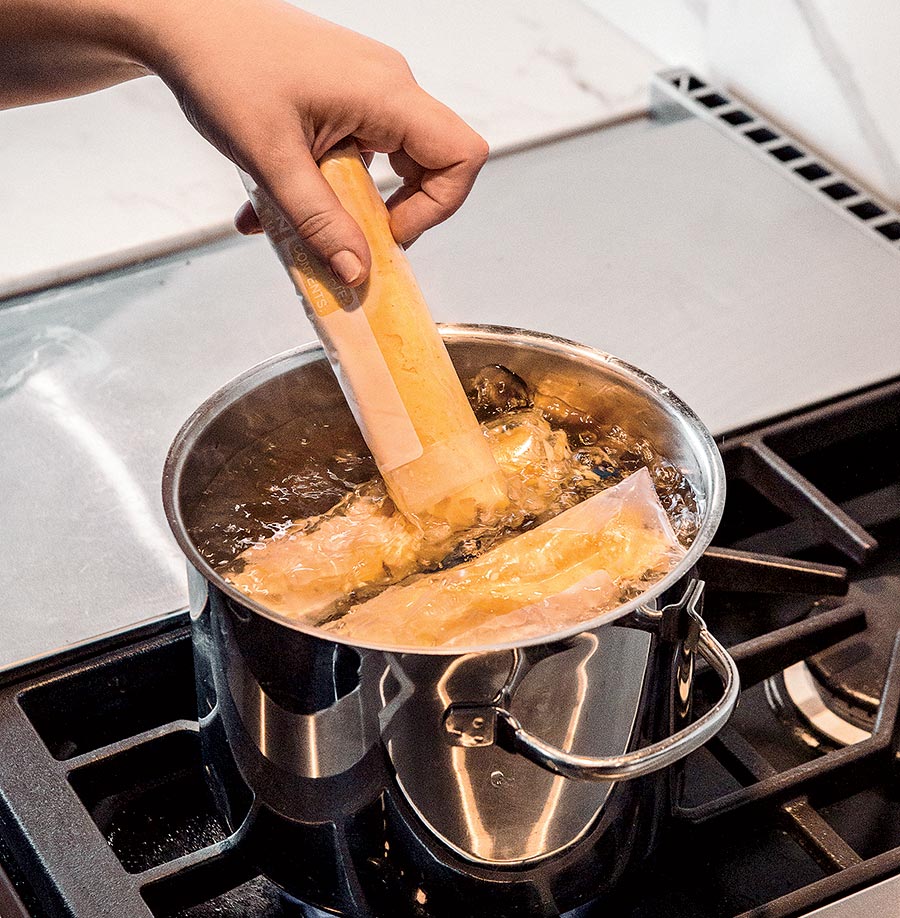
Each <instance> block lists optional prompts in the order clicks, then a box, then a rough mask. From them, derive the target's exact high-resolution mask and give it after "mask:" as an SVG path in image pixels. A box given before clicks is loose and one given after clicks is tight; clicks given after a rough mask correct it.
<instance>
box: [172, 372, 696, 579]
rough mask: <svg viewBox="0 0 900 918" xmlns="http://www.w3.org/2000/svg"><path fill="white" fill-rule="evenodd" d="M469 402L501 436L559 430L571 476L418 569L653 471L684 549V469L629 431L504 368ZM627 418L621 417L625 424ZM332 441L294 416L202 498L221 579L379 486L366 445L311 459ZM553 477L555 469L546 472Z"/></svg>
mask: <svg viewBox="0 0 900 918" xmlns="http://www.w3.org/2000/svg"><path fill="white" fill-rule="evenodd" d="M469 398H470V401H471V403H472V406H473V409H474V410H475V413H476V416H477V417H478V419H479V421H481V422H482V424H484V425H485V426H486V427H488V428H491V429H497V428H501V427H504V426H506V425H516V424H521V423H523V419H525V420H527V418H528V416H529V415H530V416H534V413H535V412H539V414H540V416H542V417H543V418H544V419H546V420H547V421H548V422H549V423H550V425H551V427H552V428H553V429H554V430H561V431H563V432H564V433H565V437H566V440H567V442H568V446H569V448H570V450H571V453H572V461H571V463H570V464H569V469H570V472H571V474H570V475H569V476H568V477H567V478H566V480H565V481H564V482H563V484H562V487H561V489H560V490H559V493H558V495H556V496H555V498H554V500H553V501H552V502H551V504H550V506H549V507H547V508H545V509H544V510H543V512H537V513H534V514H529V513H527V512H522V511H521V509H518V510H516V512H514V513H513V514H512V516H511V517H509V518H507V519H506V520H505V521H503V522H501V523H500V524H499V525H498V526H496V527H494V528H493V529H492V530H490V531H485V530H480V531H479V532H477V533H473V534H469V537H467V538H466V539H464V540H463V541H462V542H461V543H459V544H455V545H454V546H453V547H452V550H451V551H449V552H448V553H447V554H445V555H444V556H442V557H441V558H440V559H435V558H434V557H429V558H428V559H427V560H426V561H424V562H423V563H422V565H421V569H422V570H434V569H438V568H441V567H446V566H450V565H452V564H456V563H458V562H460V561H463V560H466V559H469V558H472V557H474V556H476V555H479V554H482V553H483V552H485V551H486V550H488V549H489V548H491V547H493V546H494V545H496V544H497V543H498V542H499V541H502V540H504V539H506V538H508V537H509V536H511V535H514V534H515V532H518V531H521V530H522V529H528V528H531V527H532V526H535V525H538V524H540V523H542V522H544V521H545V520H546V519H548V518H550V517H552V516H555V515H556V514H557V513H559V512H560V511H562V510H564V509H567V508H568V507H571V506H574V505H575V504H577V503H579V502H580V501H583V500H584V499H586V498H587V497H590V496H591V495H593V494H596V493H598V492H599V491H602V490H604V489H606V488H608V487H610V486H612V485H615V484H618V483H619V482H620V481H622V480H623V479H624V478H626V477H627V476H628V475H630V474H631V473H632V472H634V471H636V470H638V469H639V468H647V469H648V471H649V472H650V475H651V477H652V480H653V483H654V486H655V488H656V491H657V494H658V497H659V500H660V503H661V504H662V506H663V508H664V509H665V511H666V513H667V515H668V517H669V519H670V521H671V523H672V526H673V528H674V530H675V533H676V535H677V537H678V540H679V542H680V543H681V545H682V546H684V547H687V546H688V545H689V544H690V543H691V542H692V541H693V539H694V537H695V535H696V533H697V528H698V525H699V512H698V506H697V500H696V496H695V494H694V491H693V489H692V488H691V484H690V482H689V481H688V480H687V479H686V477H685V476H684V475H683V473H682V472H681V470H680V469H679V468H678V467H677V466H676V465H675V464H673V463H672V462H671V461H669V460H668V459H667V458H666V457H665V456H662V455H659V454H658V453H657V452H656V451H655V450H654V448H653V445H652V444H650V443H648V442H647V441H646V440H643V439H638V438H635V437H633V436H630V435H629V434H628V433H627V432H626V430H625V428H624V426H620V425H618V424H604V423H601V422H600V421H598V420H597V419H596V418H593V417H591V416H589V415H587V414H585V413H584V412H581V411H579V410H577V409H575V408H573V407H572V406H570V405H567V404H565V403H564V402H562V401H560V400H559V399H555V398H553V397H551V396H547V395H545V394H542V393H532V392H530V391H529V390H528V388H527V386H526V385H525V384H524V383H523V382H522V380H521V379H519V377H517V376H516V375H515V374H514V373H512V372H510V371H509V370H506V369H504V368H502V367H487V368H485V369H484V370H482V371H481V373H479V374H478V375H477V376H476V377H475V379H474V380H473V382H472V385H471V387H470V392H469ZM625 422H626V419H622V423H623V424H624V423H625ZM328 440H329V425H328V422H327V421H319V422H315V421H312V422H311V421H310V419H308V418H304V419H302V421H301V419H297V420H296V421H292V422H290V423H288V424H285V425H284V426H282V427H280V428H278V429H277V430H275V431H273V432H271V433H270V434H269V435H268V436H266V437H265V438H263V439H260V440H257V441H256V442H255V443H253V445H252V446H250V447H249V448H247V449H244V450H243V451H241V452H240V453H238V454H237V455H236V456H234V457H233V458H232V459H231V460H230V461H229V462H228V464H227V465H226V466H225V467H224V468H223V469H222V471H221V472H220V473H219V475H218V476H217V477H216V478H215V479H214V481H213V482H212V483H211V484H210V486H209V487H208V488H207V489H206V491H205V492H204V494H203V496H202V499H201V502H200V506H199V507H196V508H193V509H194V514H193V518H194V521H195V523H194V525H192V526H191V527H190V532H191V536H192V538H193V539H194V542H195V544H196V545H197V547H198V548H199V550H200V551H201V553H202V554H203V555H204V556H205V557H206V558H207V560H208V561H209V562H210V563H211V565H212V566H213V567H215V568H216V569H218V570H220V571H221V572H222V573H228V571H230V570H234V569H237V570H240V567H241V564H242V562H241V560H237V561H236V559H237V558H238V556H239V555H241V553H242V552H244V551H245V550H246V549H248V548H251V547H253V546H256V545H260V544H261V543H262V542H263V541H264V540H266V539H269V538H271V537H272V536H276V535H278V534H279V533H284V532H285V531H286V530H288V529H289V528H291V527H292V526H294V525H295V524H296V522H297V521H298V520H303V519H307V518H309V517H311V516H315V515H317V514H321V513H323V512H325V511H326V510H328V509H330V508H331V507H333V506H334V505H335V504H337V503H338V502H339V501H340V500H342V499H344V498H347V497H348V495H350V494H352V493H353V492H354V491H357V492H360V491H364V490H365V488H366V483H367V482H370V481H372V480H377V478H378V476H377V470H376V468H375V465H374V463H373V461H372V459H371V456H369V455H368V454H367V453H366V452H365V450H364V448H363V447H362V446H360V448H358V449H353V448H343V449H342V450H340V451H339V452H337V453H334V454H333V455H331V456H330V457H328V458H327V460H325V461H322V460H321V459H314V458H312V457H311V450H310V444H311V443H312V442H313V441H315V442H318V443H319V444H321V443H327V442H328ZM547 471H548V474H549V472H550V469H549V465H548V468H547Z"/></svg>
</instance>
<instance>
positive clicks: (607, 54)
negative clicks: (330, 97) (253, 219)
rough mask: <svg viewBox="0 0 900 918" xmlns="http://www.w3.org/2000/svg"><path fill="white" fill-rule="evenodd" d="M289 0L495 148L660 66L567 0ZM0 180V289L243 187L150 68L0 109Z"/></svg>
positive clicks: (212, 233) (177, 241) (75, 273)
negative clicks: (365, 43)
mask: <svg viewBox="0 0 900 918" xmlns="http://www.w3.org/2000/svg"><path fill="white" fill-rule="evenodd" d="M300 5H302V6H303V7H304V9H307V10H309V11H310V12H314V13H317V14H319V15H322V16H324V17H327V18H329V19H332V20H334V21H336V22H339V23H341V24H342V25H346V26H348V27H350V28H353V29H355V30H357V31H359V32H362V33H364V34H366V35H370V36H372V37H374V38H377V39H379V40H381V41H383V42H385V43H386V44H389V45H392V46H394V47H396V48H397V49H399V50H400V51H401V52H402V53H403V54H405V55H406V57H407V59H408V60H409V62H410V65H411V66H412V69H413V72H414V73H415V75H416V77H417V79H418V81H419V82H420V83H421V84H422V86H424V87H425V88H426V89H427V90H428V91H429V92H431V93H432V94H433V95H435V96H437V97H438V98H440V99H441V100H443V101H444V102H446V103H447V104H449V105H450V106H451V107H453V108H455V109H456V110H457V111H459V112H460V114H461V115H462V116H463V117H464V118H465V119H466V120H467V121H469V122H470V123H471V124H472V125H473V126H474V127H475V128H476V129H477V130H478V131H480V132H481V133H482V134H483V135H484V136H485V137H486V138H487V139H488V141H489V142H490V144H491V146H492V148H493V150H494V151H497V152H499V151H503V150H508V149H510V148H514V147H516V146H519V145H522V144H528V143H531V142H534V141H536V140H541V139H546V138H548V137H553V136H555V135H559V134H564V133H566V132H569V131H572V130H577V129H579V128H583V127H585V126H590V125H599V124H607V123H611V122H614V121H617V120H620V119H622V118H626V117H629V116H633V115H636V114H640V113H641V112H643V111H645V110H646V108H647V86H648V83H649V80H650V77H651V75H652V74H653V72H654V71H656V70H658V69H659V68H660V66H661V64H660V62H659V60H658V59H657V58H655V57H653V56H652V55H651V54H649V53H648V52H646V51H644V50H643V49H642V48H641V47H640V46H639V45H638V44H636V43H635V42H633V41H631V40H630V39H628V38H627V37H626V36H625V35H623V34H622V33H621V32H620V31H618V30H617V29H616V28H615V27H614V26H611V25H610V24H609V23H607V22H606V21H605V20H604V19H603V18H602V17H601V16H600V15H599V14H597V13H596V12H595V11H593V10H591V9H589V8H588V7H587V6H586V5H585V4H583V3H582V2H581V0H554V2H553V3H546V2H544V0H494V2H492V3H484V2H480V0H458V2H455V3H444V4H436V3H421V2H418V0H386V2H379V3H371V2H363V0H328V2H325V0H304V2H302V4H300ZM0 175H2V176H3V182H2V183H0V210H2V212H3V215H4V221H3V222H4V230H3V234H2V239H3V244H2V246H0V296H3V295H9V294H12V293H15V292H18V291H22V290H28V289H35V288H37V287H42V286H47V285H50V284H53V283H57V282H60V281H63V280H68V279H71V278H75V277H79V276H82V275H84V274H86V273H92V272H95V271H97V270H102V269H105V268H109V267H112V266H117V265H122V264H128V263H131V262H134V261H137V260H140V259H142V258H147V257H150V256H154V255H158V254H160V253H163V252H167V251H172V250H175V249H179V248H183V247H186V246H189V245H192V244H196V243H198V242H202V241H204V240H208V239H211V238H216V237H218V236H223V235H227V234H229V233H230V232H231V231H232V229H231V219H232V216H233V214H234V211H235V210H236V209H237V207H238V206H239V205H240V204H241V202H242V201H243V200H244V197H245V196H244V192H243V189H242V187H241V184H240V182H239V181H238V179H237V176H236V174H235V170H234V168H233V166H232V165H231V164H230V163H229V162H228V161H227V160H225V158H224V157H222V156H221V155H220V154H219V153H218V152H217V151H215V150H214V149H213V148H212V147H210V146H209V145H208V144H207V143H206V142H205V141H204V140H203V139H202V138H201V137H199V136H198V135H197V134H196V133H195V132H194V130H193V129H192V128H191V127H190V125H189V124H188V123H187V121H186V120H185V118H184V116H183V115H182V113H181V111H180V109H179V108H178V105H177V103H176V102H175V100H174V98H173V97H172V96H171V94H170V93H169V92H168V90H167V89H166V87H165V86H164V85H163V84H162V82H161V81H160V80H158V79H156V78H149V77H148V78H144V79H141V80H136V81H134V82H132V83H128V84H124V85H122V86H118V87H114V88H112V89H108V90H105V91H103V92H100V93H95V94H93V95H90V96H85V97H82V98H79V99H71V100H66V101H62V102H54V103H49V104H45V105H37V106H31V107H28V108H23V109H16V110H11V111H7V112H0ZM377 177H378V179H379V181H380V182H381V183H382V184H384V183H385V182H388V181H389V174H388V172H387V171H386V170H385V169H384V168H381V169H380V170H379V171H378V172H377Z"/></svg>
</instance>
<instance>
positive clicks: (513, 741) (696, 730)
mask: <svg viewBox="0 0 900 918" xmlns="http://www.w3.org/2000/svg"><path fill="white" fill-rule="evenodd" d="M703 586H704V584H703V581H702V580H697V581H694V582H693V583H692V584H691V585H690V586H689V587H688V590H687V592H686V593H685V595H684V597H683V598H682V599H681V601H680V602H679V603H678V605H683V606H684V607H685V610H686V613H687V615H688V616H689V618H690V619H691V622H692V624H693V625H694V626H695V628H692V629H691V630H692V631H695V633H696V635H697V650H698V651H699V652H700V654H701V656H702V657H703V658H704V659H705V660H706V661H707V663H709V665H710V666H711V667H712V668H713V669H714V670H715V672H716V674H717V675H718V676H719V678H720V679H721V681H722V686H723V691H722V697H721V698H720V699H719V700H718V701H717V702H716V703H715V704H714V705H713V707H712V708H710V709H709V711H707V712H706V713H705V714H704V715H703V716H702V717H699V718H698V719H697V720H696V721H694V722H693V723H692V724H690V725H689V726H687V727H684V728H683V729H681V730H679V731H678V732H677V733H674V734H673V735H672V736H669V737H667V738H666V739H664V740H660V741H659V742H658V743H653V744H652V745H650V746H645V747H644V748H643V749H635V750H634V751H632V752H628V753H625V754H624V755H617V756H610V757H608V758H593V757H591V756H583V755H572V754H571V753H568V752H564V751H563V750H562V749H558V748H557V747H556V746H551V745H550V744H549V743H545V742H544V741H543V740H541V739H539V738H538V737H536V736H534V735H533V734H531V733H529V732H528V731H527V730H526V729H525V728H524V727H523V726H522V724H521V723H520V722H519V721H518V719H517V718H516V717H514V716H513V715H512V714H511V713H510V712H509V711H507V710H506V709H505V708H504V707H501V706H499V705H496V704H495V705H454V706H453V707H452V708H451V709H450V710H449V711H448V712H447V717H446V719H445V722H444V724H445V727H446V729H447V731H448V733H450V734H451V735H452V736H453V737H454V739H453V742H454V743H455V744H456V745H461V746H489V745H491V744H492V743H493V741H494V734H495V733H498V734H500V733H501V732H502V734H503V735H502V743H503V745H504V746H507V747H509V748H510V749H514V750H515V751H516V752H518V753H519V754H520V755H523V756H524V757H525V758H526V759H529V760H530V761H532V762H534V763H535V764H537V765H540V766H541V767H543V768H546V769H547V770H548V771H552V772H554V773H555V774H558V775H562V776H563V777H566V778H579V779H581V780H583V781H623V780H627V779H629V778H639V777H640V776H641V775H647V774H650V773H651V772H654V771H658V770H659V769H661V768H665V767H667V766H668V765H672V764H674V763H675V762H677V761H679V760H680V759H683V758H684V757H685V756H686V755H688V754H689V753H691V752H693V751H694V750H695V749H698V748H699V747H700V746H702V745H703V744H704V743H706V742H707V741H708V740H710V739H712V737H713V736H715V735H716V733H718V732H719V730H721V729H722V727H724V726H725V724H726V722H727V721H728V718H729V717H730V716H731V713H732V711H734V708H735V705H736V704H737V701H738V696H739V695H740V691H741V686H740V677H739V675H738V670H737V666H736V664H735V662H734V660H732V658H731V657H730V656H729V654H728V652H727V651H726V650H725V648H724V647H723V646H722V645H721V644H720V643H719V642H718V641H717V640H716V639H715V638H714V637H713V636H712V634H710V632H709V631H708V630H707V628H706V624H705V623H704V621H703V619H702V618H701V617H700V615H699V613H698V612H697V603H698V602H699V600H700V597H701V596H702V594H703ZM646 614H647V615H649V616H652V617H653V618H654V619H661V618H662V615H661V613H659V612H655V613H654V612H650V613H646ZM692 636H693V635H692Z"/></svg>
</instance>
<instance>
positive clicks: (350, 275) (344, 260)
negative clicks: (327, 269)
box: [328, 249, 363, 284]
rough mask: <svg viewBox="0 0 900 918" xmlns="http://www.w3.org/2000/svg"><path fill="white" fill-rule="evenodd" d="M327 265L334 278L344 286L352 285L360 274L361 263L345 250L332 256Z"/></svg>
mask: <svg viewBox="0 0 900 918" xmlns="http://www.w3.org/2000/svg"><path fill="white" fill-rule="evenodd" d="M328 263H329V264H330V265H331V270H332V271H333V272H334V276H335V277H336V278H337V279H338V280H339V281H341V282H342V283H344V284H352V283H353V282H354V281H356V280H358V278H359V275H360V274H362V269H363V268H362V262H361V261H360V260H359V259H358V258H357V257H356V256H355V255H354V254H353V252H349V251H347V250H346V249H345V250H344V251H343V252H337V253H336V254H334V255H332V256H331V259H330V260H329V262H328Z"/></svg>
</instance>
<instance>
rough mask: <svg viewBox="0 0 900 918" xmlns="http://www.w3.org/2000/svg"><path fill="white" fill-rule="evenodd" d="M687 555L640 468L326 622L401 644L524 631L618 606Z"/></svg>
mask: <svg viewBox="0 0 900 918" xmlns="http://www.w3.org/2000/svg"><path fill="white" fill-rule="evenodd" d="M682 555H683V549H682V548H681V546H680V545H679V544H678V540H677V538H676V536H675V533H674V531H673V529H672V526H671V524H670V522H669V519H668V517H667V516H666V513H665V511H664V510H663V508H662V506H661V505H660V503H659V500H658V498H657V496H656V491H655V489H654V487H653V482H652V480H651V478H650V474H649V472H648V471H647V470H646V469H640V470H639V471H637V472H635V473H634V474H632V475H630V476H629V477H628V478H626V479H625V480H624V481H622V482H621V483H620V484H618V485H615V486H614V487H611V488H608V489H607V490H605V491H602V492H601V493H599V494H596V495H595V496H593V497H590V498H588V499H587V500H585V501H583V502H582V503H580V504H578V505H576V506H575V507H572V508H571V509H569V510H566V511H564V512H563V513H561V514H559V515H558V516H556V517H554V518H553V519H552V520H550V521H549V522H546V523H544V524H543V525H541V526H537V527H536V528H534V529H532V530H530V531H528V532H525V533H523V534H521V535H518V536H515V537H514V538H511V539H509V540H507V541H506V542H503V543H501V544H500V545H498V546H496V547H495V548H493V549H491V550H490V551H488V552H486V553H485V554H483V555H481V556H480V557H477V558H475V559H474V560H472V561H470V562H467V563H465V564H462V565H459V566H458V567H454V568H451V569H449V570H444V571H439V572H436V573H433V574H426V575H423V576H421V577H418V578H415V579H414V580H412V581H410V582H407V583H405V584H399V585H397V586H392V587H389V588H388V589H386V590H384V591H383V592H381V593H380V594H379V595H378V596H376V597H375V598H373V599H370V600H368V601H367V602H364V603H362V604H360V605H357V606H355V607H353V608H352V609H351V610H350V611H349V612H348V613H347V614H346V615H344V616H343V617H342V618H340V619H339V620H337V621H335V622H332V623H330V624H328V625H326V626H325V627H327V628H328V629H329V630H331V631H334V632H335V633H340V634H341V635H342V636H343V637H346V638H349V639H351V640H354V641H358V642H360V643H378V644H394V645H402V646H428V647H434V646H441V645H460V644H477V643H487V642H498V643H499V642H506V641H516V640H521V639H525V638H529V637H535V636H538V635H540V634H545V633H546V634H549V633H553V632H556V631H559V630H561V629H563V628H565V627H567V626H570V625H573V624H577V623H579V622H581V621H585V620H587V619H590V618H594V617H596V616H597V615H599V614H600V613H601V612H602V611H604V610H606V609H610V608H614V607H615V606H616V605H618V604H619V603H620V602H621V601H622V599H623V597H624V596H626V595H628V594H629V593H633V592H635V591H640V590H641V589H642V588H644V587H645V586H646V585H648V584H649V583H651V582H653V581H655V580H658V579H659V578H660V577H662V576H663V575H664V574H666V573H667V572H668V571H669V570H671V568H672V567H673V566H674V564H676V563H677V561H678V560H679V559H680V558H681V557H682Z"/></svg>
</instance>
